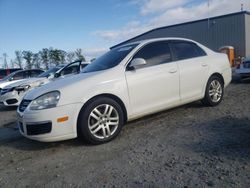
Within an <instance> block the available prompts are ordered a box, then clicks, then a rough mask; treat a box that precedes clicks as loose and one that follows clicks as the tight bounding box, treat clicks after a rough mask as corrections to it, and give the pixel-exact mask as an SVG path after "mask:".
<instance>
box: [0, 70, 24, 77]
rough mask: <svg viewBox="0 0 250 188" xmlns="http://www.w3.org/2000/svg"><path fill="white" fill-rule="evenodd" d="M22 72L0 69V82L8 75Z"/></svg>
mask: <svg viewBox="0 0 250 188" xmlns="http://www.w3.org/2000/svg"><path fill="white" fill-rule="evenodd" d="M18 70H22V69H21V68H12V69H0V80H1V79H3V78H4V77H5V76H8V75H9V74H11V73H13V72H15V71H18Z"/></svg>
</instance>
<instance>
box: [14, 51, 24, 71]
mask: <svg viewBox="0 0 250 188" xmlns="http://www.w3.org/2000/svg"><path fill="white" fill-rule="evenodd" d="M15 55H16V58H15V64H16V65H17V66H18V67H19V68H23V61H22V59H23V57H22V51H15Z"/></svg>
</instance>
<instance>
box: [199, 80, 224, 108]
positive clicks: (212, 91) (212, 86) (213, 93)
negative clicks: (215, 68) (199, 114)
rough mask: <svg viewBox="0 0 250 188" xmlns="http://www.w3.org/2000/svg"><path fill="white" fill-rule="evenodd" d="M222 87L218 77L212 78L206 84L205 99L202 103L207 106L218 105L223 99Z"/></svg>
mask: <svg viewBox="0 0 250 188" xmlns="http://www.w3.org/2000/svg"><path fill="white" fill-rule="evenodd" d="M223 94H224V85H223V82H222V80H221V78H219V77H218V76H212V77H211V78H210V79H209V80H208V83H207V87H206V93H205V97H204V98H203V99H202V102H203V103H204V104H206V105H209V106H216V105H218V104H219V103H220V102H221V101H222V98H223Z"/></svg>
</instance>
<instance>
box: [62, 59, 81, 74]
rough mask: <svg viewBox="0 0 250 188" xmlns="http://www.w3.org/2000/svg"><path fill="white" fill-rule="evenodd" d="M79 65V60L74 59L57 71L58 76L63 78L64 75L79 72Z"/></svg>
mask: <svg viewBox="0 0 250 188" xmlns="http://www.w3.org/2000/svg"><path fill="white" fill-rule="evenodd" d="M80 65H81V61H76V62H73V63H71V64H69V65H67V66H66V67H65V68H63V69H62V70H61V71H60V72H59V77H62V78H64V77H67V76H70V75H73V74H77V73H79V72H80Z"/></svg>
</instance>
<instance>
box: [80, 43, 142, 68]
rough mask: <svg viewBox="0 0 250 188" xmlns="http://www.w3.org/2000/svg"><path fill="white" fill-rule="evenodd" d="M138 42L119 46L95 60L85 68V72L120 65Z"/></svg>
mask: <svg viewBox="0 0 250 188" xmlns="http://www.w3.org/2000/svg"><path fill="white" fill-rule="evenodd" d="M137 45H138V44H132V45H127V46H122V47H118V48H115V49H112V50H110V51H109V52H107V53H105V54H104V55H102V56H101V57H99V58H97V59H96V60H94V61H93V62H92V63H90V64H89V65H88V66H86V67H85V68H84V69H83V71H82V72H83V73H86V72H95V71H101V70H106V69H109V68H112V67H114V66H116V65H118V64H119V63H120V62H121V61H122V60H123V59H124V58H125V57H126V56H127V55H128V54H129V52H131V51H132V50H133V49H134V48H135V47H136V46H137Z"/></svg>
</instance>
